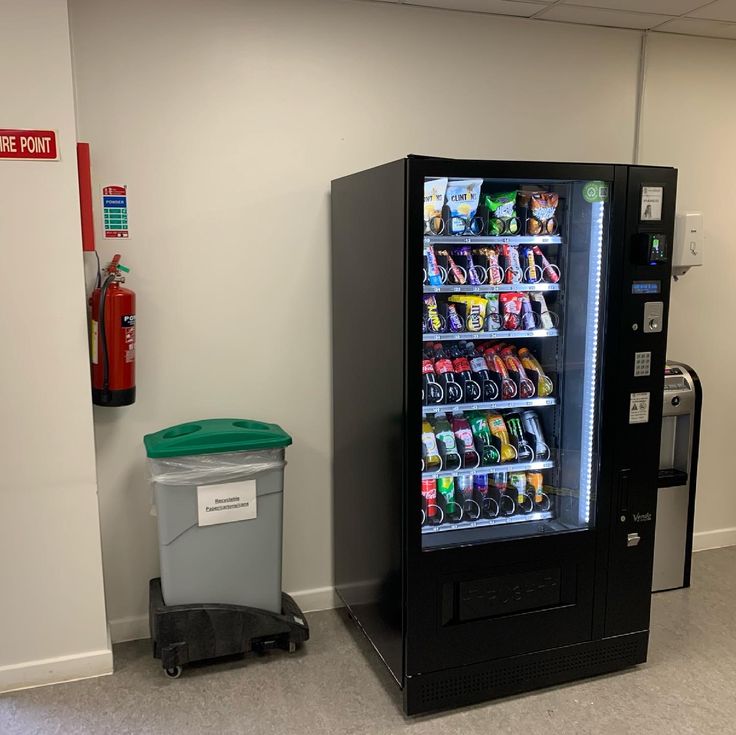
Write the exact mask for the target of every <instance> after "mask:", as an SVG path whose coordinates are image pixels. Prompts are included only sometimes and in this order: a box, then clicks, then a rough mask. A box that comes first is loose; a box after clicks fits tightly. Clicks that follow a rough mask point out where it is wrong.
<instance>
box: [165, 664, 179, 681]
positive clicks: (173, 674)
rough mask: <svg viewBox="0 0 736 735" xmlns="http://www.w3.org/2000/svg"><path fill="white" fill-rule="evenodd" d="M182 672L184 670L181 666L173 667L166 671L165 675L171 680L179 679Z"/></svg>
mask: <svg viewBox="0 0 736 735" xmlns="http://www.w3.org/2000/svg"><path fill="white" fill-rule="evenodd" d="M182 671H183V669H182V667H181V666H171V667H170V668H168V669H164V674H166V676H167V678H169V679H178V678H179V677H180V676H181V673H182Z"/></svg>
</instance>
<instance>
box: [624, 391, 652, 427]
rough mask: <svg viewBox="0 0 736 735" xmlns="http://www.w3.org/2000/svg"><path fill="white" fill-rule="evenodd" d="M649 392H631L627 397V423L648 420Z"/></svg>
mask: <svg viewBox="0 0 736 735" xmlns="http://www.w3.org/2000/svg"><path fill="white" fill-rule="evenodd" d="M649 396H650V394H649V393H632V394H631V397H630V399H629V423H630V424H646V423H647V422H648V421H649Z"/></svg>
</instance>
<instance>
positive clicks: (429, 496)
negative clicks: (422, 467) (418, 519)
mask: <svg viewBox="0 0 736 735" xmlns="http://www.w3.org/2000/svg"><path fill="white" fill-rule="evenodd" d="M422 497H423V498H424V500H425V502H426V504H427V518H434V517H435V515H437V480H434V479H432V480H422Z"/></svg>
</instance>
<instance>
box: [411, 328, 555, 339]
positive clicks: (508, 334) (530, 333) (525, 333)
mask: <svg viewBox="0 0 736 735" xmlns="http://www.w3.org/2000/svg"><path fill="white" fill-rule="evenodd" d="M558 334H559V332H558V330H557V329H528V330H524V329H520V330H517V331H499V332H425V333H424V334H423V335H422V341H423V342H439V341H447V340H453V339H454V340H466V341H467V340H473V339H527V338H535V337H557V336H558Z"/></svg>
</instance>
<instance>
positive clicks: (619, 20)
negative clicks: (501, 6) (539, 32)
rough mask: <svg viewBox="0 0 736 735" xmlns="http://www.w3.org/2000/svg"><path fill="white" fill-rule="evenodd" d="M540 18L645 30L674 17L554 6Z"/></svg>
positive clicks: (574, 6)
mask: <svg viewBox="0 0 736 735" xmlns="http://www.w3.org/2000/svg"><path fill="white" fill-rule="evenodd" d="M538 17H539V18H541V19H542V20H560V21H563V22H565V23H583V24H585V25H594V26H612V27H614V28H635V29H638V30H644V29H646V28H653V27H654V26H657V25H659V24H660V23H664V22H665V21H666V20H669V19H670V18H671V17H672V16H669V15H655V14H654V13H627V12H625V11H623V10H604V9H603V8H590V7H588V8H584V7H580V6H578V5H553V6H552V7H550V8H549V9H548V10H545V11H544V12H543V13H541V14H540V15H539V16H538Z"/></svg>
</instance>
